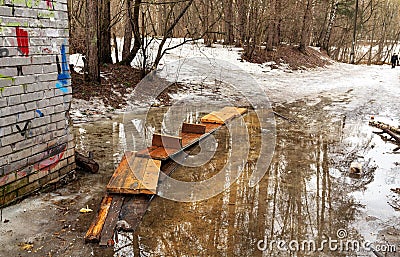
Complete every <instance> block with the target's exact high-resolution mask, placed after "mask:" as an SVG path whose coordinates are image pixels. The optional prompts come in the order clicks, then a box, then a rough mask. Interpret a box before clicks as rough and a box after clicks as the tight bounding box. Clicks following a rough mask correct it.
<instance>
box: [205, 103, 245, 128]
mask: <svg viewBox="0 0 400 257" xmlns="http://www.w3.org/2000/svg"><path fill="white" fill-rule="evenodd" d="M246 112H247V109H246V108H236V107H224V108H223V109H222V110H220V111H214V112H212V113H210V114H207V115H205V116H204V117H203V118H201V122H203V123H216V124H225V123H227V122H228V121H230V120H232V119H233V118H235V117H238V116H240V115H242V114H244V113H246Z"/></svg>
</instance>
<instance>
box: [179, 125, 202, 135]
mask: <svg viewBox="0 0 400 257" xmlns="http://www.w3.org/2000/svg"><path fill="white" fill-rule="evenodd" d="M183 133H192V134H205V133H206V126H204V125H203V124H190V123H183V125H182V134H183Z"/></svg>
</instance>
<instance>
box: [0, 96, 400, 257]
mask: <svg viewBox="0 0 400 257" xmlns="http://www.w3.org/2000/svg"><path fill="white" fill-rule="evenodd" d="M369 90H370V91H369V92H364V91H363V94H362V97H360V98H359V96H360V91H357V90H356V91H353V90H349V91H344V92H342V93H333V92H329V91H328V92H324V93H320V94H317V95H313V96H310V97H304V98H303V99H301V100H297V101H291V102H281V103H280V104H279V105H278V104H276V105H275V111H276V112H277V113H279V114H281V115H283V116H284V117H288V118H290V120H294V121H296V122H289V121H288V120H286V119H283V118H279V117H277V118H276V128H277V137H276V148H275V153H274V156H273V159H272V162H271V165H270V166H269V168H268V169H267V172H266V175H265V176H264V178H263V179H262V181H261V182H260V183H259V184H258V185H257V186H255V187H250V186H249V183H248V182H249V181H248V179H249V177H250V175H251V174H252V172H253V169H254V163H255V161H256V160H257V157H258V151H257V146H258V145H259V144H260V134H259V133H258V132H260V129H259V127H258V126H259V124H258V122H257V119H256V118H255V116H254V113H252V112H251V113H249V114H248V115H246V116H245V118H244V119H245V122H246V125H247V127H248V128H250V129H249V130H250V131H251V137H250V153H249V156H248V161H247V163H246V165H245V168H244V171H243V173H242V174H241V175H240V176H239V178H238V179H237V180H236V181H235V182H234V183H233V185H232V186H231V187H229V188H228V189H227V190H225V191H224V192H223V193H221V194H219V195H217V196H215V197H213V198H211V199H208V200H205V201H201V202H195V203H182V202H175V201H171V200H166V199H163V198H161V197H156V198H155V199H154V200H153V202H152V204H151V206H150V209H149V211H148V212H147V214H146V215H145V217H144V219H143V221H142V223H141V224H140V226H139V228H138V230H137V231H136V232H135V233H133V234H121V235H119V240H118V244H117V245H116V246H115V248H114V249H112V248H108V249H106V248H100V247H98V246H96V245H93V244H85V243H84V242H83V237H84V234H85V232H86V230H87V228H88V227H89V225H90V223H91V221H92V219H93V218H94V215H95V212H96V211H97V209H98V207H99V203H100V201H101V197H102V196H103V195H104V193H105V185H106V183H107V182H108V180H109V178H110V177H111V175H112V173H113V171H114V169H115V167H116V165H117V164H118V163H119V161H120V159H121V156H122V153H123V149H125V148H126V147H127V145H126V144H127V138H129V135H126V134H125V133H124V132H123V129H124V127H123V126H121V124H122V123H123V117H122V116H112V117H111V116H110V117H108V118H105V119H104V120H101V121H96V122H91V123H83V124H77V125H75V126H74V133H75V138H76V145H77V150H78V151H79V152H81V153H83V154H87V153H88V152H89V151H92V152H93V153H94V156H95V159H96V160H97V161H98V162H99V163H100V165H101V167H100V173H99V174H85V173H82V172H79V171H78V172H77V174H76V176H77V180H76V181H74V182H73V183H71V184H69V185H67V186H65V187H62V188H59V189H57V190H55V191H52V192H47V193H40V194H38V195H36V196H33V197H31V198H29V199H26V200H24V201H23V202H21V203H19V204H17V205H14V206H11V207H8V208H6V209H4V210H3V221H2V223H1V225H0V249H1V250H0V256H335V257H336V256H373V255H372V253H371V252H367V251H358V252H357V251H354V250H353V249H347V250H348V251H345V250H346V249H342V251H340V249H334V250H332V249H329V247H328V246H326V245H325V247H324V249H321V251H319V250H318V249H317V250H316V251H302V250H299V251H292V252H291V251H288V250H287V249H283V250H282V249H281V250H280V249H279V248H278V247H277V243H275V244H272V247H271V248H270V249H269V247H264V246H266V245H267V246H269V244H270V243H271V242H272V240H275V241H278V240H282V241H285V242H290V241H292V240H295V241H294V242H299V243H301V242H303V241H305V240H314V241H315V242H317V243H318V244H317V248H319V246H320V243H321V242H322V241H323V240H327V239H329V238H331V239H332V240H335V239H342V241H343V242H347V241H350V240H357V241H358V242H361V243H363V242H371V243H374V245H375V247H376V246H382V245H386V246H387V248H389V246H394V247H396V248H397V252H395V253H389V252H387V253H383V254H384V256H400V252H399V251H400V212H399V211H396V210H395V209H394V208H393V207H392V206H391V205H393V204H396V203H397V204H398V196H396V194H395V193H394V192H391V191H390V189H391V188H396V187H399V185H400V177H399V172H400V166H399V165H398V163H400V155H399V154H396V153H394V152H393V151H392V150H393V149H394V148H395V145H394V144H392V143H389V142H384V141H383V140H382V139H381V138H380V137H379V136H377V135H375V134H373V133H372V132H373V131H374V130H375V129H373V128H371V127H369V126H368V121H369V118H370V116H371V114H373V115H375V119H377V120H382V121H386V122H390V123H391V124H393V125H398V123H399V121H400V116H399V113H398V111H397V110H398V109H397V106H396V105H384V104H383V103H382V101H380V100H382V99H385V98H386V99H389V98H387V95H385V92H384V95H380V96H375V95H373V94H372V92H374V91H373V89H369ZM360 99H362V101H361V100H360ZM165 111H166V109H165V108H153V109H152V112H151V113H150V115H149V116H148V117H150V118H149V119H148V123H146V124H141V123H140V119H141V118H142V117H143V115H144V114H143V113H140V111H139V112H138V113H137V115H134V116H135V117H136V118H137V120H136V121H137V124H136V125H135V126H137V128H140V127H142V128H144V129H145V130H146V131H147V133H148V134H149V138H150V135H151V133H153V132H155V131H162V129H163V127H162V126H160V125H159V124H160V122H161V121H162V119H163V118H164V115H165ZM198 114H199V113H196V112H192V113H191V114H190V115H188V119H189V120H193V119H196V118H198V117H199V115H198ZM125 118H126V117H125ZM157 124H158V125H157ZM261 133H262V131H261ZM228 137H229V131H228V130H227V129H222V130H220V131H218V132H217V133H216V134H215V137H214V139H215V140H216V142H217V151H216V152H215V154H214V156H213V158H212V159H211V160H210V161H209V162H207V163H206V164H205V165H203V166H201V167H199V168H188V167H181V168H179V169H178V170H176V171H175V173H174V174H173V177H174V178H176V179H178V180H182V181H201V180H204V179H207V178H209V177H212V176H213V175H215V174H216V173H217V172H218V171H219V170H220V169H221V167H223V166H224V165H225V164H226V163H227V160H229V152H230V150H231V147H232V143H231V140H230V139H229V138H228ZM135 147H137V148H141V147H143V145H140V144H139V145H136V146H135ZM194 153H196V152H194ZM355 161H356V162H360V163H361V164H362V165H363V174H362V175H361V176H359V177H352V176H350V174H349V167H350V164H351V163H352V162H355ZM83 207H89V208H91V209H93V210H94V212H92V213H89V214H81V213H79V210H80V209H81V208H83ZM5 221H7V222H5ZM338 231H339V232H343V233H344V232H345V233H346V235H345V236H343V234H339V235H338ZM339 236H340V237H339ZM260 240H264V242H261V244H260ZM262 243H266V244H262ZM26 244H31V246H32V247H28V249H25V250H24V249H22V247H23V246H26ZM292 246H295V245H292ZM259 248H260V249H259ZM264 248H265V249H264ZM389 250H391V249H389ZM392 250H393V248H392Z"/></svg>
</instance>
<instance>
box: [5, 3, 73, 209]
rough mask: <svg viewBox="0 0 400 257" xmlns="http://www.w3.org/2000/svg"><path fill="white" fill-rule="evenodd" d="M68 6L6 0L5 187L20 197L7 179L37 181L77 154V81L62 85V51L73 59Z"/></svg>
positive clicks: (64, 4)
mask: <svg viewBox="0 0 400 257" xmlns="http://www.w3.org/2000/svg"><path fill="white" fill-rule="evenodd" d="M67 10H68V8H67V0H53V1H46V0H32V1H15V0H0V52H1V53H2V54H1V55H0V56H1V57H0V189H2V188H14V190H17V191H15V192H17V193H16V194H15V192H5V194H11V193H13V194H15V195H16V196H17V197H20V196H21V195H20V191H19V189H18V188H15V187H14V186H11V187H7V185H9V184H12V183H15V185H17V184H18V185H19V184H22V183H21V181H28V180H27V179H26V178H27V177H29V178H30V179H29V183H32V182H35V181H34V180H32V179H31V178H34V177H35V176H30V175H32V174H35V173H37V172H39V170H40V171H42V169H45V170H46V171H48V174H49V175H50V174H53V173H55V172H57V170H54V169H53V168H54V167H57V168H58V169H63V168H65V167H64V166H65V165H67V164H68V163H67V162H66V161H63V160H66V159H67V158H69V157H70V156H73V155H74V148H73V146H74V142H73V136H72V135H71V134H70V132H69V129H68V127H67V124H68V121H67V120H66V111H69V110H66V108H65V106H69V102H70V101H71V99H72V89H71V87H70V84H71V83H70V82H69V81H67V82H68V83H67V86H66V89H65V90H60V89H58V88H57V87H56V84H57V82H58V75H59V74H58V67H62V63H61V62H62V59H63V56H62V55H63V54H64V58H66V59H67V60H68V51H69V48H68V37H69V31H68V13H67ZM62 49H65V51H64V53H63V51H62ZM57 57H58V58H57ZM57 59H58V60H59V63H57ZM62 73H64V74H69V71H62ZM58 159H59V160H58ZM57 160H58V161H57ZM53 161H54V163H53ZM48 164H54V165H48ZM63 164H64V165H63ZM46 165H48V166H46ZM23 179H24V180H23ZM23 186H26V185H23ZM0 191H1V190H0ZM22 191H23V190H21V192H22ZM23 192H24V194H25V193H26V192H25V191H23ZM2 204H4V203H1V202H0V206H1V205H2Z"/></svg>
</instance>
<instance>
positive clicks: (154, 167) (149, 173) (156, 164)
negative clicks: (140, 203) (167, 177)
mask: <svg viewBox="0 0 400 257" xmlns="http://www.w3.org/2000/svg"><path fill="white" fill-rule="evenodd" d="M160 168H161V161H158V160H149V162H148V163H147V166H146V170H145V173H144V176H143V180H142V181H141V185H142V187H141V188H142V190H141V191H142V192H143V193H145V192H146V191H149V194H156V193H157V185H158V178H159V176H160Z"/></svg>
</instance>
